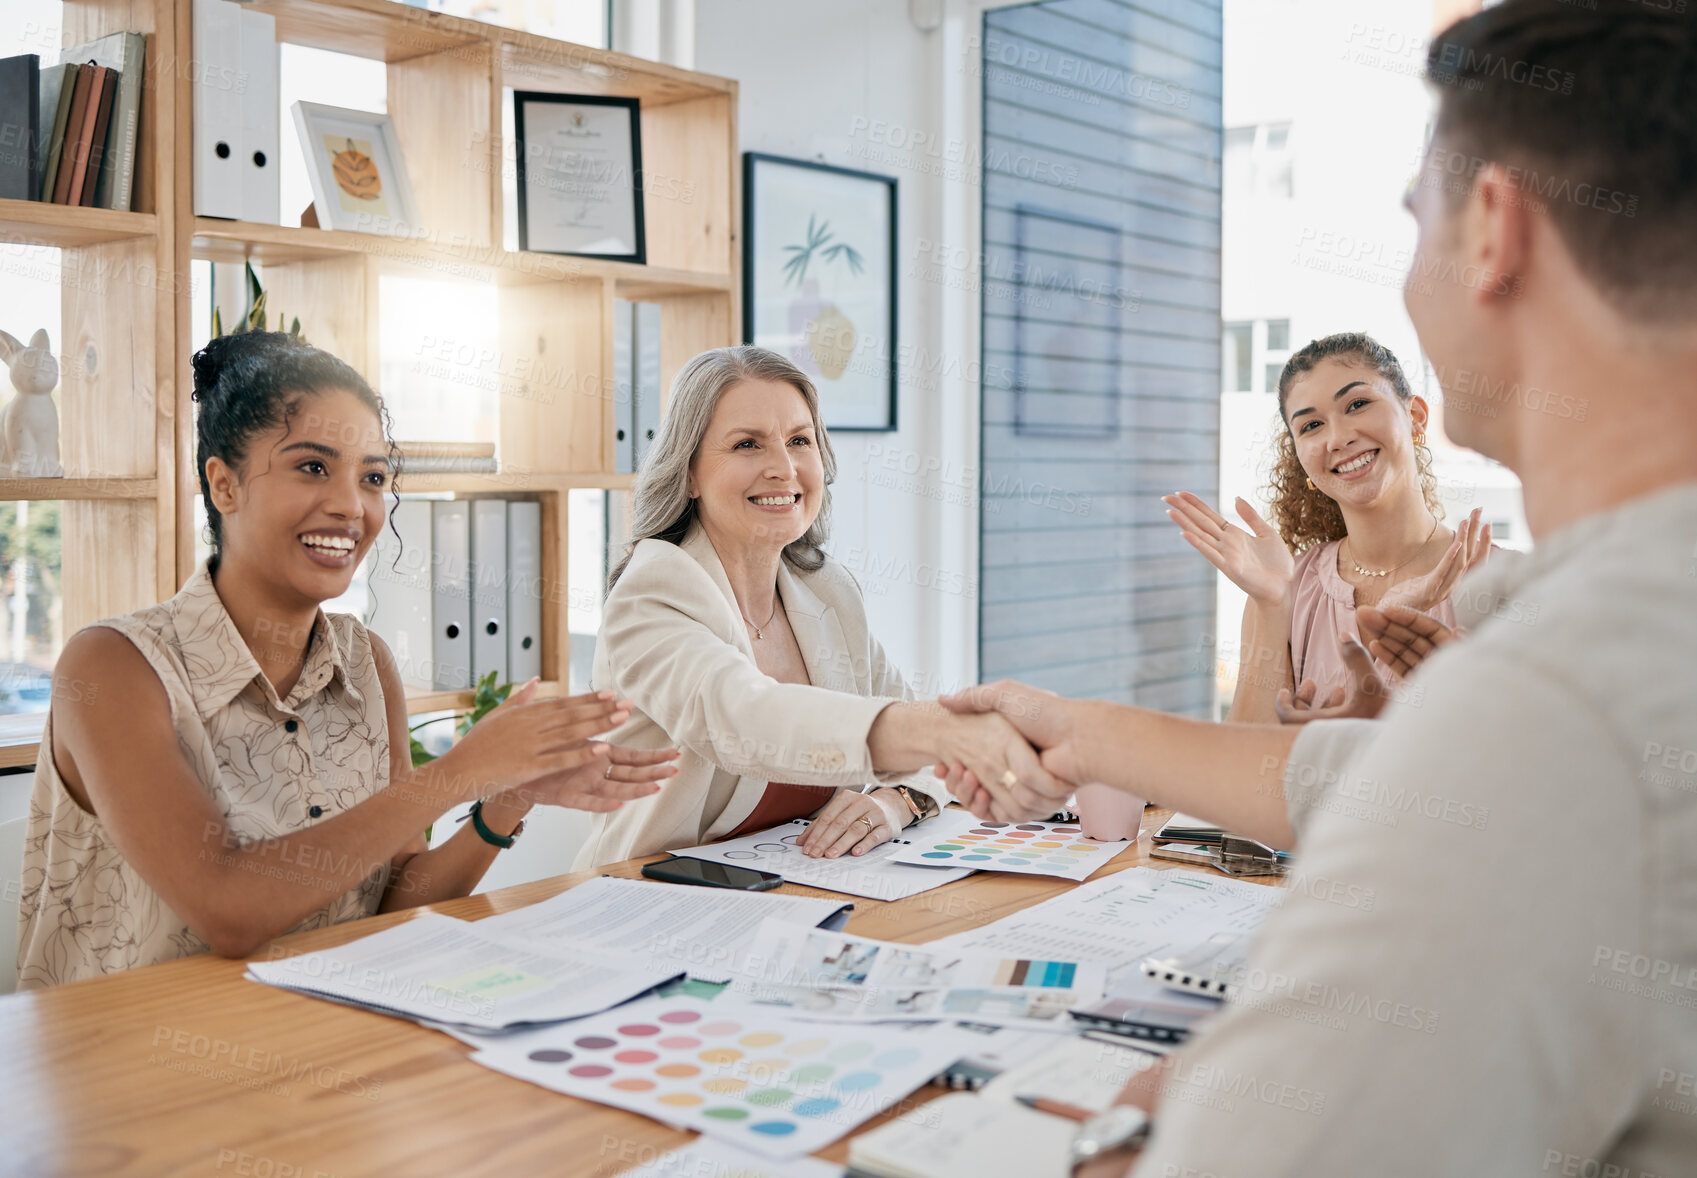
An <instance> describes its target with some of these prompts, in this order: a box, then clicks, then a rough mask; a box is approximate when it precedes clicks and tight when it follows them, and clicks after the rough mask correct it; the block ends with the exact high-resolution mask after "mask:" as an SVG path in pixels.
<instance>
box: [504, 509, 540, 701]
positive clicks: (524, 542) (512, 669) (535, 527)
mask: <svg viewBox="0 0 1697 1178" xmlns="http://www.w3.org/2000/svg"><path fill="white" fill-rule="evenodd" d="M540 674H542V504H540V503H525V502H517V501H515V502H512V503H508V504H507V677H508V679H510V680H511V681H512V682H514V683H523V682H525V681H526V680H528V679H530V678H531V677H532V676H536V675H540Z"/></svg>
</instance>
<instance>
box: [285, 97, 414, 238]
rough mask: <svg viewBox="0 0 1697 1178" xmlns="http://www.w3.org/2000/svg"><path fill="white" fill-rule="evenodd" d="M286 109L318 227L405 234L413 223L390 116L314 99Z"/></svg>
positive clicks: (409, 190)
mask: <svg viewBox="0 0 1697 1178" xmlns="http://www.w3.org/2000/svg"><path fill="white" fill-rule="evenodd" d="M291 109H292V110H293V112H294V116H295V130H296V131H297V132H298V133H299V134H300V140H301V150H302V151H303V152H305V154H306V174H307V177H308V178H309V179H310V180H311V181H312V209H313V213H314V215H315V216H316V217H317V218H318V225H319V228H321V229H351V230H353V231H354V232H356V233H382V234H390V235H394V234H400V235H405V234H408V233H410V232H411V231H412V230H413V229H414V228H415V227H416V226H417V225H418V207H417V206H416V205H415V204H414V203H413V198H412V185H411V183H409V182H408V180H407V166H406V161H405V160H404V159H403V158H402V157H401V141H400V139H399V137H397V136H396V134H395V122H394V120H393V119H391V118H390V117H389V116H388V115H380V114H373V113H371V112H370V111H364V110H348V109H346V108H344V107H339V106H323V105H321V104H319V103H316V102H297V103H295V104H294V106H293V107H292V108H291Z"/></svg>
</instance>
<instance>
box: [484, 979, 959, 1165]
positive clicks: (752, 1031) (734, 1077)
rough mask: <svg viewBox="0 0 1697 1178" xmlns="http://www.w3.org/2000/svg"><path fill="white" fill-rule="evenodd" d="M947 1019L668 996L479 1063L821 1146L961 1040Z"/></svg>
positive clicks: (567, 1089) (733, 1133) (624, 1102)
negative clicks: (806, 1013) (868, 1022)
mask: <svg viewBox="0 0 1697 1178" xmlns="http://www.w3.org/2000/svg"><path fill="white" fill-rule="evenodd" d="M973 1042H974V1039H973V1037H972V1035H971V1034H970V1032H963V1031H960V1030H957V1029H956V1028H954V1027H952V1026H947V1025H933V1026H926V1027H905V1028H904V1027H883V1026H852V1027H850V1026H841V1025H832V1024H825V1023H806V1022H801V1021H797V1020H792V1019H789V1018H785V1017H783V1016H782V1015H781V1014H774V1013H771V1012H768V1011H764V1010H761V1009H758V1008H754V1007H749V1006H742V1005H732V1004H728V1003H724V1002H717V1003H710V1002H703V1001H701V1000H699V999H694V998H689V997H686V996H683V995H678V996H676V997H672V998H650V999H644V1000H642V1001H639V1002H632V1003H627V1004H626V1005H624V1006H621V1007H619V1008H617V1009H616V1010H610V1011H607V1012H605V1013H604V1014H599V1015H594V1016H592V1017H590V1018H584V1019H577V1020H575V1021H573V1022H570V1023H563V1024H560V1025H558V1026H553V1027H547V1028H544V1029H542V1030H539V1031H530V1032H525V1033H523V1034H519V1035H510V1036H507V1037H505V1038H503V1039H501V1040H500V1041H499V1042H498V1043H496V1044H493V1045H491V1046H489V1047H486V1048H484V1049H483V1050H482V1051H479V1052H477V1053H476V1054H475V1055H473V1056H472V1058H473V1059H474V1060H476V1061H477V1062H478V1063H481V1064H483V1065H485V1066H486V1067H491V1068H494V1069H495V1070H496V1071H500V1072H505V1073H506V1074H508V1075H510V1076H516V1077H518V1078H519V1079H521V1080H528V1081H530V1082H531V1083H533V1084H539V1085H541V1086H542V1087H545V1088H551V1089H554V1090H555V1091H557V1092H564V1093H567V1094H569V1095H572V1096H579V1097H582V1098H584V1099H586V1100H593V1101H597V1102H599V1103H601V1104H610V1105H615V1106H617V1107H619V1108H624V1109H629V1110H630V1111H632V1112H636V1113H641V1114H643V1115H644V1116H649V1117H653V1118H654V1119H655V1120H658V1121H664V1122H666V1123H667V1124H672V1125H680V1126H682V1127H684V1128H686V1129H696V1130H699V1131H700V1132H702V1133H706V1134H709V1135H711V1136H713V1137H717V1138H720V1139H722V1140H726V1141H730V1142H732V1143H734V1144H736V1145H739V1146H741V1147H742V1148H744V1149H747V1150H751V1151H753V1152H755V1153H759V1154H763V1155H765V1156H767V1157H794V1156H796V1155H799V1154H805V1153H811V1152H813V1151H814V1150H816V1149H819V1148H821V1147H822V1146H825V1145H828V1144H830V1143H831V1142H832V1141H835V1140H836V1139H837V1138H838V1137H841V1136H842V1135H843V1134H844V1133H847V1132H848V1131H849V1130H850V1129H852V1128H854V1127H855V1126H856V1125H858V1124H860V1122H862V1121H864V1120H866V1119H867V1118H868V1117H871V1116H873V1115H874V1114H876V1113H878V1112H880V1111H882V1110H883V1109H885V1108H887V1107H888V1106H889V1105H891V1104H893V1103H895V1102H896V1101H897V1100H899V1099H900V1098H901V1097H903V1096H906V1095H907V1094H908V1093H909V1092H912V1091H913V1090H914V1089H915V1088H918V1087H919V1086H920V1085H922V1084H924V1083H925V1082H926V1081H928V1080H929V1079H931V1077H932V1076H935V1075H936V1074H937V1073H939V1072H941V1071H942V1070H943V1069H944V1068H946V1067H948V1066H949V1065H950V1064H951V1063H953V1062H954V1061H955V1060H957V1059H959V1058H960V1057H961V1055H962V1054H963V1053H964V1052H966V1051H967V1050H969V1049H970V1047H971V1046H972V1044H973Z"/></svg>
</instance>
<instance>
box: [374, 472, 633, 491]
mask: <svg viewBox="0 0 1697 1178" xmlns="http://www.w3.org/2000/svg"><path fill="white" fill-rule="evenodd" d="M635 485H636V476H635V475H631V474H602V473H596V472H589V473H585V474H501V473H496V474H402V475H401V477H400V478H399V479H397V480H395V490H396V491H398V492H400V493H401V494H402V495H429V494H435V493H440V492H448V493H453V494H460V495H484V494H490V495H510V494H516V493H519V492H525V491H556V492H559V491H574V490H579V489H585V488H587V489H595V490H604V491H628V490H630V489H631V488H632V487H634V486H635Z"/></svg>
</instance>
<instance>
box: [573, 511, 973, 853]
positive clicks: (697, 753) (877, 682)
mask: <svg viewBox="0 0 1697 1178" xmlns="http://www.w3.org/2000/svg"><path fill="white" fill-rule="evenodd" d="M778 595H779V597H780V598H781V599H782V600H783V603H784V612H785V613H786V614H787V615H788V617H789V621H790V629H791V630H793V631H794V632H795V637H796V643H797V645H799V646H800V647H801V657H802V660H803V661H804V662H805V663H806V665H807V674H808V677H809V678H810V679H812V681H813V686H811V687H808V686H802V685H800V684H794V683H779V682H778V681H777V680H776V679H773V678H771V677H770V676H768V675H767V674H766V673H765V672H764V671H762V670H760V668H759V667H758V666H756V665H755V662H754V648H753V645H752V644H751V642H750V640H749V637H748V633H747V629H746V627H745V626H744V624H743V618H742V614H741V613H740V612H739V611H738V609H737V604H736V597H735V595H734V594H733V593H732V592H731V583H730V581H729V580H727V579H726V577H725V570H724V566H723V565H721V564H720V562H719V555H718V553H716V552H715V551H714V550H713V544H712V542H711V541H710V540H708V538H707V533H706V532H705V531H704V530H703V529H702V528H701V526H700V525H699V524H697V525H696V526H694V527H692V528H691V529H690V531H689V534H688V535H686V536H685V537H684V540H683V543H682V544H673V543H671V542H669V541H666V540H643V541H641V542H640V543H638V544H637V546H636V551H635V552H634V553H632V555H631V560H630V564H629V565H627V566H626V568H625V571H624V575H623V576H621V577H620V578H619V583H618V584H617V585H615V586H614V587H613V591H612V592H611V593H610V594H608V595H607V604H606V606H605V609H604V611H603V613H602V621H601V633H600V636H599V640H598V641H597V643H596V647H595V664H594V670H593V671H592V673H591V683H592V684H593V686H594V687H595V688H596V689H601V688H607V687H610V688H612V689H614V690H615V691H617V692H618V693H619V695H620V696H621V697H623V698H626V699H629V700H630V701H631V704H632V710H631V716H630V719H629V720H627V721H625V723H624V724H622V725H620V726H619V728H618V729H617V730H616V731H614V732H613V733H612V735H611V738H610V739H611V740H612V742H613V743H614V744H622V745H627V746H630V747H632V748H649V749H653V748H667V747H672V748H676V749H678V750H679V752H680V753H681V754H682V755H681V757H680V758H679V761H678V768H679V772H678V775H677V776H676V777H673V778H671V779H669V780H667V781H666V782H665V783H664V784H663V787H662V789H661V791H660V792H659V793H657V794H655V795H654V796H653V797H649V798H642V799H640V800H638V801H634V802H626V803H625V804H624V805H623V806H622V807H620V808H619V809H617V810H615V811H613V812H611V813H608V814H597V815H595V816H594V825H593V827H592V828H591V830H590V835H589V841H588V842H587V843H586V844H585V845H584V847H583V850H582V851H580V852H579V853H578V857H577V861H576V863H575V864H574V870H580V871H581V870H584V869H586V868H590V867H595V866H598V865H600V864H602V863H611V862H615V861H617V860H620V859H628V858H631V857H633V856H636V855H648V854H652V853H654V852H656V851H665V850H674V849H677V848H680V847H692V846H696V845H698V844H700V843H703V842H707V841H709V840H711V839H715V838H719V837H721V836H722V835H724V834H726V833H728V832H730V831H732V830H735V829H736V827H737V825H738V824H739V823H741V822H742V820H743V819H745V818H747V817H748V815H749V814H750V813H752V812H753V810H754V807H755V804H756V803H757V802H758V801H759V800H760V796H761V794H762V793H764V792H765V789H766V783H767V782H768V781H787V782H793V783H795V784H797V785H835V786H846V787H849V788H854V789H860V788H865V787H867V786H868V785H879V784H884V785H887V784H892V783H895V782H902V783H903V784H906V785H908V786H910V787H912V788H914V789H918V790H921V791H922V792H924V793H927V794H930V795H931V796H932V797H934V798H937V799H938V803H939V805H946V804H947V802H948V797H947V794H946V793H945V791H944V790H943V788H942V783H941V782H939V781H937V780H936V778H935V777H933V776H932V775H931V774H930V772H929V771H924V772H921V773H918V774H915V775H913V776H912V777H905V775H903V774H877V773H874V772H873V770H872V759H871V756H870V754H869V753H868V752H867V749H866V734H867V731H868V730H869V729H870V728H871V727H872V721H873V720H874V719H876V718H877V716H878V713H879V712H881V711H883V709H884V708H885V707H887V706H888V705H889V704H891V703H894V702H896V701H897V700H904V699H913V698H914V695H913V692H912V691H910V690H909V688H908V686H907V683H906V682H905V681H904V680H903V679H902V675H901V672H900V671H899V670H897V669H896V668H895V667H894V666H892V665H891V664H890V662H889V660H888V659H887V658H885V656H884V649H883V647H881V646H879V645H878V640H877V639H876V638H874V637H873V636H872V633H871V631H870V630H868V629H867V625H866V608H865V604H864V603H863V601H862V600H861V593H860V585H859V584H858V583H857V582H856V581H855V579H854V577H853V575H852V574H850V573H849V572H848V570H847V569H845V568H843V567H842V566H841V565H839V564H837V563H835V562H834V561H830V560H827V561H826V562H825V565H824V567H823V568H821V569H820V570H819V571H818V572H813V573H798V572H797V571H796V570H795V569H793V568H791V567H790V565H789V564H788V563H787V562H780V563H779V566H778Z"/></svg>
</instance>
